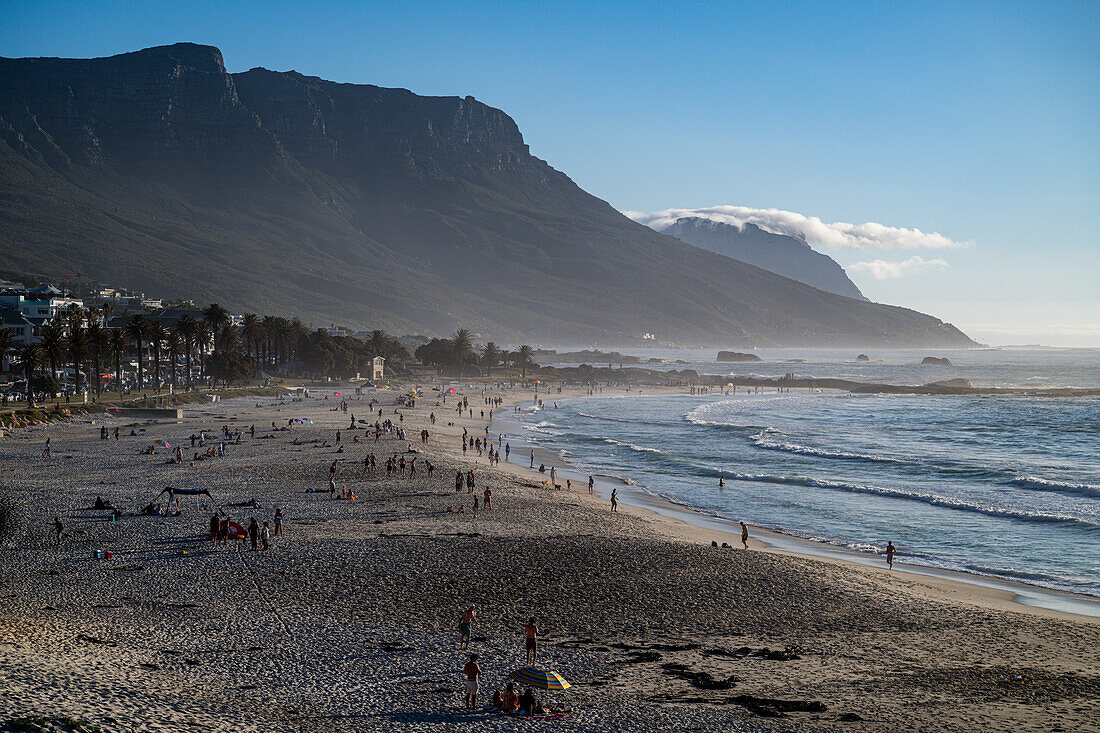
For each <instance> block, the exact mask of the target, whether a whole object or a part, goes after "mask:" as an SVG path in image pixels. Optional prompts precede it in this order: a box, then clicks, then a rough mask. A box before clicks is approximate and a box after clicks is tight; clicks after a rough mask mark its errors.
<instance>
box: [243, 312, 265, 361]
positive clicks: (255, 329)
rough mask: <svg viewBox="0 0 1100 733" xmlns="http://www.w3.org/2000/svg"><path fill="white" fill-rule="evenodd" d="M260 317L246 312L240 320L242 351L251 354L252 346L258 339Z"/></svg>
mask: <svg viewBox="0 0 1100 733" xmlns="http://www.w3.org/2000/svg"><path fill="white" fill-rule="evenodd" d="M261 330H262V329H261V326H260V319H259V317H258V316H257V315H256V314H255V313H246V314H245V315H244V320H242V321H241V335H242V336H244V353H246V354H248V355H249V356H253V353H252V346H253V344H258V343H259V339H260V332H261Z"/></svg>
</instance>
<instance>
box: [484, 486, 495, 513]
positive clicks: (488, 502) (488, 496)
mask: <svg viewBox="0 0 1100 733" xmlns="http://www.w3.org/2000/svg"><path fill="white" fill-rule="evenodd" d="M484 506H485V511H490V510H492V508H493V490H492V489H490V488H489V487H488V486H486V487H485V504H484Z"/></svg>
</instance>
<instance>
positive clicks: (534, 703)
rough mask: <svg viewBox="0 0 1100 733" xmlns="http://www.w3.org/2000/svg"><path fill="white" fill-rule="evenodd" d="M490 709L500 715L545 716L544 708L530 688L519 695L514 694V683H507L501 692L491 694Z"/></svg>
mask: <svg viewBox="0 0 1100 733" xmlns="http://www.w3.org/2000/svg"><path fill="white" fill-rule="evenodd" d="M490 707H491V708H492V709H494V710H496V711H498V712H501V713H511V714H518V715H545V714H546V708H544V707H543V706H542V703H540V702H539V701H538V699H536V698H535V693H534V692H533V691H532V690H531V688H530V687H528V688H527V689H525V690H524V691H523V694H522V695H520V694H518V693H517V692H516V683H514V682H509V683H508V684H507V685H506V686H505V688H504V691H503V692H502V691H501V690H499V689H498V690H496V691H494V692H493V701H492V703H490Z"/></svg>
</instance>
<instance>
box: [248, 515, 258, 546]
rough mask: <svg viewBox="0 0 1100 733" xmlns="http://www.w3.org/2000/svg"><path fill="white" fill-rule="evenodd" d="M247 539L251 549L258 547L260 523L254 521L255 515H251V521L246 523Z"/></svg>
mask: <svg viewBox="0 0 1100 733" xmlns="http://www.w3.org/2000/svg"><path fill="white" fill-rule="evenodd" d="M248 540H249V543H250V544H251V546H252V549H253V550H256V549H258V548H259V545H260V525H259V524H258V523H257V522H256V517H252V521H251V522H249V523H248Z"/></svg>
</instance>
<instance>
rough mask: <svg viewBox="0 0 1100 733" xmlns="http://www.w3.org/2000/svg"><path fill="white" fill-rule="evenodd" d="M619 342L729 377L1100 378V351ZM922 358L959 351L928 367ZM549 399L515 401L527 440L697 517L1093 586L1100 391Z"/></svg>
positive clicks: (1099, 554)
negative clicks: (725, 347)
mask: <svg viewBox="0 0 1100 733" xmlns="http://www.w3.org/2000/svg"><path fill="white" fill-rule="evenodd" d="M619 351H621V352H622V353H624V354H635V355H638V356H641V357H643V358H644V359H646V360H649V359H656V360H660V361H657V362H654V363H649V364H645V365H644V366H646V367H648V368H653V369H695V370H696V371H698V372H700V373H701V374H717V375H724V376H729V377H734V376H741V377H747V376H760V377H781V376H784V375H785V374H788V373H793V374H794V375H795V376H796V377H821V378H824V377H836V378H843V379H852V380H858V381H865V382H881V383H891V384H925V383H929V382H934V381H939V380H944V379H954V378H964V379H968V380H970V382H971V383H972V384H973V385H974V386H991V387H1030V388H1047V387H1078V388H1100V350H1093V349H1042V348H1014V349H1010V348H1005V349H987V350H966V351H943V350H941V351H934V352H930V351H919V352H918V351H910V350H888V351H868V352H866V356H867V357H868V360H867V361H858V360H857V356H858V355H859V352H857V351H852V350H838V349H775V350H757V351H755V352H753V353H755V354H757V355H758V356H760V357H761V359H762V361H760V362H752V363H736V364H730V363H719V362H717V361H716V354H717V352H716V350H695V349H692V350H659V349H638V350H634V351H631V350H629V349H619ZM926 355H933V356H937V357H946V358H948V359H949V360H950V361H951V362H952V364H953V366H928V365H922V364H921V363H920V362H921V360H922V358H923V357H924V356H926ZM677 362H679V363H677ZM561 366H568V365H561ZM615 366H618V365H617V364H616V365H615ZM544 405H545V407H544V409H541V410H538V409H534V408H533V406H528V407H527V408H526V410H525V412H524V413H523V414H522V415H521V416H520V422H519V424H518V426H517V429H518V430H519V431H520V432H521V434H522V439H523V440H524V441H526V442H528V443H531V444H535V445H539V446H542V447H544V448H546V449H549V450H552V451H554V452H556V453H557V454H558V455H559V456H560V457H561V459H562V462H563V464H566V463H567V464H571V465H572V466H574V467H575V468H576V470H578V471H579V472H582V473H594V474H602V475H610V476H616V477H621V478H623V479H626V480H628V481H630V482H632V483H633V484H634V485H635V487H636V488H637V489H638V490H639V491H642V492H645V493H646V494H649V495H651V496H653V497H659V498H662V499H667V500H668V501H670V502H674V503H676V504H680V505H683V506H685V507H690V508H691V509H693V510H695V511H696V512H699V513H702V514H703V515H709V516H710V517H715V518H721V519H725V520H729V521H730V522H737V521H740V520H743V521H745V522H746V523H747V524H750V525H754V526H759V527H764V528H768V529H771V530H775V531H778V532H782V533H786V534H789V535H792V536H795V537H799V538H805V539H810V540H816V541H818V542H821V543H826V544H828V545H834V546H838V547H841V548H846V549H848V550H853V551H856V552H860V553H867V554H869V555H870V554H875V553H877V554H881V553H882V552H883V551H884V549H885V547H886V543H887V542H888V541H892V542H893V543H894V545H895V546H896V547H897V551H898V554H897V561H898V562H900V563H904V564H908V565H913V566H925V567H928V568H941V569H947V570H953V571H961V572H965V573H972V574H974V575H976V576H985V577H988V578H998V579H1003V580H1009V581H1017V582H1022V583H1026V584H1031V585H1034V586H1040V587H1043V588H1048V589H1054V590H1057V591H1068V592H1072V593H1079V594H1086V595H1090V596H1100V451H1098V449H1100V398H1095V397H1079V398H1062V397H1050V398H1046V397H1027V396H954V395H953V396H928V395H878V394H875V395H871V394H866V395H856V394H848V393H843V392H834V391H808V390H805V389H796V390H793V391H791V392H785V393H776V391H775V390H774V389H773V390H771V391H770V392H767V391H763V392H760V393H755V392H751V391H749V390H746V389H744V388H739V389H737V390H736V394H734V393H733V391H732V390H730V389H728V388H727V389H724V390H717V389H715V388H712V390H711V392H710V393H709V394H706V395H690V394H676V395H646V394H644V390H643V393H642V394H641V395H639V394H636V393H635V394H630V395H627V396H621V395H617V396H611V395H607V396H604V395H602V394H599V393H597V394H595V395H593V396H590V397H584V398H577V399H568V400H565V399H562V400H554V399H553V395H552V394H551V395H548V396H547V397H545V398H544ZM719 478H722V479H723V482H724V486H721V487H720V486H719ZM734 526H735V525H734Z"/></svg>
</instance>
